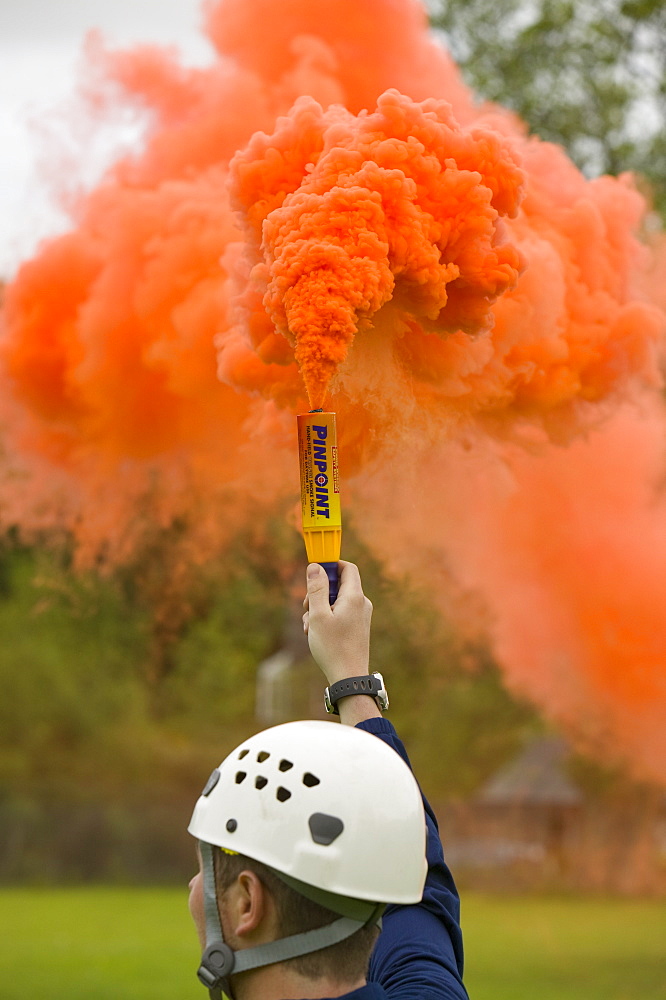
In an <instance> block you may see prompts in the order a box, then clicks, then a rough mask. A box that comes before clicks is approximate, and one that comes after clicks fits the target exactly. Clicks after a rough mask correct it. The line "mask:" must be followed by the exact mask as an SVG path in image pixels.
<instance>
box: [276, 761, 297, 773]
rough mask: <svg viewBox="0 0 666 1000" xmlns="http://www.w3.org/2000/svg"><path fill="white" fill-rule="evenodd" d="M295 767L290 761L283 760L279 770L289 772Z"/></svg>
mask: <svg viewBox="0 0 666 1000" xmlns="http://www.w3.org/2000/svg"><path fill="white" fill-rule="evenodd" d="M293 766H294V765H293V764H292V762H291V761H290V760H281V761H280V764H279V769H280V770H281V771H289V770H291V768H292V767H293Z"/></svg>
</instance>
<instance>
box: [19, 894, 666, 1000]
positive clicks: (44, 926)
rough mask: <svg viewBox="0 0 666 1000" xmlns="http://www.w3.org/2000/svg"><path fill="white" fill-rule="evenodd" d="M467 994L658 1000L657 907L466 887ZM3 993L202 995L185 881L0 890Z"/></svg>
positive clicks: (159, 998) (489, 998) (113, 997)
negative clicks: (178, 886) (482, 892)
mask: <svg viewBox="0 0 666 1000" xmlns="http://www.w3.org/2000/svg"><path fill="white" fill-rule="evenodd" d="M463 907H464V908H463V923H464V929H465V937H466V949H467V974H466V981H467V987H468V990H469V993H470V997H471V998H472V1000H666V905H664V904H663V903H656V902H637V901H625V900H606V901H600V900H589V899H586V900H579V899H529V898H519V899H514V898H500V897H484V896H478V895H473V894H467V895H465V897H464V900H463ZM0 927H1V928H2V934H1V935H0V983H1V984H2V986H1V987H0V994H1V995H2V998H3V1000H25V997H28V996H48V997H49V1000H188V998H192V1000H202V998H203V997H204V996H205V992H204V990H203V987H201V986H199V984H198V983H197V981H196V979H195V975H194V970H195V968H196V964H197V959H198V946H197V941H196V935H195V933H194V930H193V928H192V927H191V925H190V918H189V914H188V912H187V889H186V887H183V889H182V890H175V889H111V888H94V889H48V890H46V889H5V890H2V891H0Z"/></svg>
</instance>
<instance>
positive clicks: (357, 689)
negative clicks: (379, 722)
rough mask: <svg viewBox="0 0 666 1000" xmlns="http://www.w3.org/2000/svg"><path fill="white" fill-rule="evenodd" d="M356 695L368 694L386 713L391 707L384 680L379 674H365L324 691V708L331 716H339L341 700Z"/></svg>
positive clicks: (338, 683)
mask: <svg viewBox="0 0 666 1000" xmlns="http://www.w3.org/2000/svg"><path fill="white" fill-rule="evenodd" d="M354 694H367V695H370V697H371V698H374V699H375V701H376V702H377V707H378V708H380V709H381V711H382V712H385V711H386V709H387V708H388V707H389V700H388V694H387V691H386V688H385V687H384V678H383V677H382V675H381V674H379V673H372V674H364V675H363V676H362V677H345V679H344V680H343V681H336V682H335V684H331V686H330V687H327V688H326V690H325V691H324V707H325V708H326V711H327V712H328V714H329V715H339V714H340V713H339V711H338V702H339V701H340V699H341V698H349V697H350V696H351V695H354Z"/></svg>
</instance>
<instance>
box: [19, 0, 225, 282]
mask: <svg viewBox="0 0 666 1000" xmlns="http://www.w3.org/2000/svg"><path fill="white" fill-rule="evenodd" d="M199 6H200V5H199V0H0V277H4V278H8V277H11V276H12V275H13V273H14V272H15V270H16V267H17V265H18V263H19V262H20V260H22V259H25V258H26V257H29V256H30V255H31V254H32V253H33V251H34V249H35V247H36V245H37V243H38V242H39V240H40V239H41V238H42V237H43V236H46V235H49V234H51V233H54V232H59V231H61V230H62V229H63V228H66V225H67V224H66V219H65V216H64V215H63V214H62V213H61V212H60V210H59V209H58V208H57V205H56V204H55V201H54V199H53V197H52V195H51V193H50V190H49V186H48V183H47V181H46V174H47V172H48V171H47V169H45V167H46V165H45V163H44V153H45V150H46V149H48V150H49V151H51V150H52V149H53V148H54V147H53V142H49V143H48V144H46V143H45V135H47V136H50V137H51V139H53V137H55V139H56V148H58V147H59V146H60V147H62V149H61V153H62V156H63V157H66V156H67V155H68V154H69V155H70V156H71V155H75V149H76V143H74V146H72V143H71V142H70V143H69V147H68V142H67V129H65V128H64V127H63V126H62V125H61V124H59V123H60V122H61V121H62V120H63V116H64V115H65V113H66V106H67V103H68V99H71V98H72V96H73V95H74V94H75V90H76V80H77V74H78V67H79V65H80V61H81V51H82V46H83V40H84V38H85V35H86V33H87V32H88V31H89V30H90V29H91V28H99V29H100V30H101V31H102V33H103V35H104V38H105V40H106V41H107V42H108V43H110V44H111V45H113V46H118V47H125V46H130V45H132V44H135V43H137V42H156V43H159V44H164V45H176V46H177V47H178V49H179V51H180V52H181V53H182V57H183V60H184V61H185V62H186V63H202V62H207V61H209V60H210V57H211V51H210V46H209V43H208V42H207V40H206V39H205V38H204V37H203V35H202V34H201V32H200V30H199V23H200V10H199ZM136 136H137V128H136V123H130V122H128V121H127V120H123V119H122V118H119V120H118V121H117V122H114V123H113V124H112V125H109V126H107V129H106V134H103V135H102V136H101V137H100V139H99V140H98V141H97V143H96V144H95V145H94V148H93V149H92V150H90V149H87V150H86V152H87V159H89V160H90V161H91V162H89V163H88V164H87V172H86V173H85V175H84V176H85V177H86V179H87V180H92V178H93V176H94V174H95V172H96V171H97V172H98V171H99V170H101V168H102V166H103V165H104V163H105V162H106V161H108V159H109V157H110V155H111V153H110V151H111V150H112V149H113V148H116V149H117V148H119V147H120V146H122V144H123V143H125V144H127V143H128V142H132V141H136ZM79 141H81V140H80V139H79ZM88 154H89V155H88Z"/></svg>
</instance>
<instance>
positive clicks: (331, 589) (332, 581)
mask: <svg viewBox="0 0 666 1000" xmlns="http://www.w3.org/2000/svg"><path fill="white" fill-rule="evenodd" d="M319 565H320V566H323V567H324V569H325V570H326V576H327V577H328V603H329V604H335V601H336V599H337V596H338V584H339V581H338V564H337V563H336V562H323V563H319Z"/></svg>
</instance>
